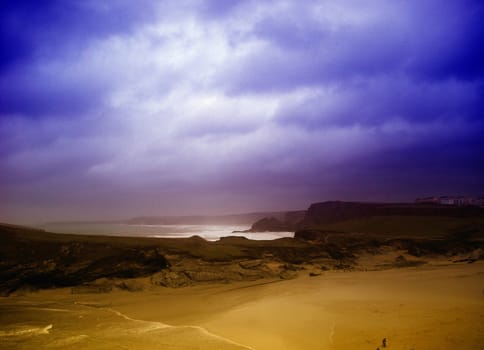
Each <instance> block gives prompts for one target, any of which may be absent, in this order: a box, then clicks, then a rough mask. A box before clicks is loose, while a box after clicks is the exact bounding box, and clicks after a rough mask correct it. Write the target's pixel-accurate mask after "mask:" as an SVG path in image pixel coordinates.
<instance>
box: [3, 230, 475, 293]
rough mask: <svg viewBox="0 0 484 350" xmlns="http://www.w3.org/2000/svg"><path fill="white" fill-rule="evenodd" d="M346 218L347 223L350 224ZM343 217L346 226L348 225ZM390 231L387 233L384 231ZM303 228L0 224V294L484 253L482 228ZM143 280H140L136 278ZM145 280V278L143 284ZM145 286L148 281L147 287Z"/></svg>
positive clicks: (461, 258) (281, 275)
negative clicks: (175, 230) (177, 231)
mask: <svg viewBox="0 0 484 350" xmlns="http://www.w3.org/2000/svg"><path fill="white" fill-rule="evenodd" d="M348 222H349V221H348ZM348 222H346V224H347V223H348ZM390 229H391V230H393V232H394V233H393V234H391V235H389V234H388V233H387V232H388V230H390ZM384 231H385V233H383V234H382V233H378V232H372V233H364V232H350V231H349V230H348V231H346V232H345V231H335V230H333V231H331V230H327V229H314V228H313V229H311V228H307V229H301V230H298V231H296V233H295V238H281V239H277V240H268V241H253V240H249V239H246V238H243V237H225V238H222V239H220V240H219V241H215V242H209V241H206V240H204V239H202V238H200V237H198V236H194V237H191V238H176V239H174V238H140V237H107V236H94V235H92V236H89V235H68V234H54V233H49V232H46V231H42V230H36V229H30V228H23V227H18V226H11V225H3V224H2V225H0V242H1V244H0V294H2V295H10V294H12V293H19V292H24V291H31V290H36V289H42V288H57V287H71V288H72V291H73V293H83V292H90V293H98V292H99V293H105V292H109V291H111V290H113V289H123V290H130V291H137V290H143V289H145V288H149V287H150V286H161V287H169V288H178V287H186V286H191V285H197V284H207V283H231V282H238V281H239V282H240V281H256V280H271V281H274V280H281V279H283V280H284V279H292V278H295V277H296V276H298V275H301V274H306V275H310V276H318V275H320V274H321V273H323V272H324V271H327V270H374V269H377V270H378V269H388V268H394V267H397V268H399V267H409V266H419V265H422V264H427V263H429V262H430V261H435V260H443V261H445V263H447V264H449V263H450V264H454V263H472V262H475V261H477V260H480V259H483V258H484V250H483V249H484V240H483V237H482V234H481V232H480V231H476V230H474V231H473V230H469V229H467V231H455V232H454V231H451V232H449V233H448V234H445V235H440V236H439V235H433V236H428V237H427V236H425V235H423V236H422V235H414V236H409V235H406V234H401V235H400V234H397V232H398V231H399V229H398V226H396V227H393V228H387V229H386V230H384ZM139 278H144V281H145V282H143V283H142V284H139V282H137V279H139ZM146 281H148V282H146ZM146 283H147V284H146Z"/></svg>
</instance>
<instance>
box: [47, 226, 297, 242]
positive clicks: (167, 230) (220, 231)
mask: <svg viewBox="0 0 484 350" xmlns="http://www.w3.org/2000/svg"><path fill="white" fill-rule="evenodd" d="M40 228H42V229H44V230H46V231H49V232H54V233H70V234H85V235H107V236H125V237H156V238H187V237H191V236H200V237H202V238H203V239H206V240H208V241H216V240H218V239H220V238H221V237H227V236H242V237H246V238H249V239H254V240H271V239H278V238H283V237H294V233H293V232H255V233H253V232H250V233H249V232H233V231H243V230H247V229H248V228H249V227H248V226H247V225H128V224H122V223H119V224H117V223H54V224H45V225H42V226H40Z"/></svg>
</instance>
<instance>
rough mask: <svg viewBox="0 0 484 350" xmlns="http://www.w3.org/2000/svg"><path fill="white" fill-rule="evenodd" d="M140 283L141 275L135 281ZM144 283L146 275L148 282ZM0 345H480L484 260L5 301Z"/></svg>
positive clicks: (62, 292)
mask: <svg viewBox="0 0 484 350" xmlns="http://www.w3.org/2000/svg"><path fill="white" fill-rule="evenodd" d="M138 282H139V283H143V280H142V279H141V280H138ZM145 282H146V281H145ZM0 308H1V309H2V312H1V313H0V315H1V316H0V320H1V329H2V332H0V338H1V340H2V342H1V344H2V345H1V346H0V347H1V348H2V349H17V348H23V349H34V348H35V349H38V348H72V349H74V348H75V349H112V348H120V349H257V350H270V349H287V350H299V349H301V350H302V349H305V350H307V349H335V350H337V349H376V348H377V347H380V349H381V348H382V346H381V345H382V344H381V342H382V339H383V338H386V339H387V347H388V348H390V349H402V350H404V349H405V350H410V349H414V350H417V349H428V350H433V349H439V350H442V349H469V350H470V349H475V350H477V349H481V348H482V344H483V343H484V322H483V321H484V263H483V262H476V263H473V264H452V265H446V264H429V265H426V266H421V267H416V268H401V269H389V270H382V271H359V272H342V271H328V272H325V273H323V274H322V275H321V276H317V277H309V276H307V275H302V276H300V277H298V278H296V279H293V280H288V281H274V282H271V281H264V282H240V283H231V284H218V285H217V284H216V285H212V284H211V285H201V286H194V287H187V288H182V289H170V288H163V287H157V286H151V287H150V288H147V289H146V290H144V291H141V292H127V291H119V290H115V291H113V292H111V293H105V294H89V293H87V294H71V289H68V288H63V289H54V290H43V291H40V292H36V293H31V294H28V293H27V294H24V295H17V296H11V297H8V298H1V299H0Z"/></svg>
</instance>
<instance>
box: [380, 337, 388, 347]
mask: <svg viewBox="0 0 484 350" xmlns="http://www.w3.org/2000/svg"><path fill="white" fill-rule="evenodd" d="M381 346H382V347H384V348H386V347H387V338H383V340H382V341H381Z"/></svg>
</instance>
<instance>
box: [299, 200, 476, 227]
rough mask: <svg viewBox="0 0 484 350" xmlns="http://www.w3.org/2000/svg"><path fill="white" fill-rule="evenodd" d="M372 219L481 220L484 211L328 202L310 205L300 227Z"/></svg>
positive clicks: (417, 205)
mask: <svg viewBox="0 0 484 350" xmlns="http://www.w3.org/2000/svg"><path fill="white" fill-rule="evenodd" d="M373 216H435V217H457V218H466V217H478V216H481V217H482V216H484V209H483V208H479V207H454V206H446V205H438V204H414V203H364V202H340V201H329V202H322V203H314V204H311V206H310V207H309V209H308V210H307V212H306V215H305V217H304V219H303V220H302V223H301V226H302V227H306V228H309V227H312V226H317V225H321V224H332V223H336V222H341V221H347V220H353V219H361V218H369V217H373Z"/></svg>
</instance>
